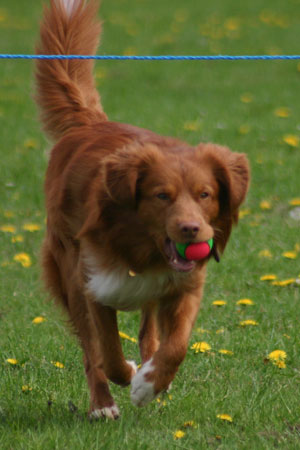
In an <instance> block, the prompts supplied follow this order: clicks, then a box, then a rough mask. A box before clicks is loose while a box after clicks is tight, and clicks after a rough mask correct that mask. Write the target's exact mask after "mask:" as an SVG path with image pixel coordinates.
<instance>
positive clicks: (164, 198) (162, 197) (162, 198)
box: [156, 192, 170, 200]
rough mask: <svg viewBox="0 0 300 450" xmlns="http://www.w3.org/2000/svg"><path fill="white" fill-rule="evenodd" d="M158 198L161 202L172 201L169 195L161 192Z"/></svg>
mask: <svg viewBox="0 0 300 450" xmlns="http://www.w3.org/2000/svg"><path fill="white" fill-rule="evenodd" d="M156 197H157V198H159V199H160V200H169V199H170V196H169V194H166V193H165V192H160V193H159V194H157V196H156Z"/></svg>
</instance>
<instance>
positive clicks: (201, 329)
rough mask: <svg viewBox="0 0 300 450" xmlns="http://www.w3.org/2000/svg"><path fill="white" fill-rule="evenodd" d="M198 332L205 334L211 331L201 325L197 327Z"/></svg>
mask: <svg viewBox="0 0 300 450" xmlns="http://www.w3.org/2000/svg"><path fill="white" fill-rule="evenodd" d="M196 332H197V333H201V334H204V333H210V331H209V330H205V329H204V328H201V327H199V328H197V329H196Z"/></svg>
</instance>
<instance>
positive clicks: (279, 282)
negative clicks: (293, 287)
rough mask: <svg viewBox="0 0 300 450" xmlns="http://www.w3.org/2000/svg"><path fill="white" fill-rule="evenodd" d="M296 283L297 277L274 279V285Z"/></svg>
mask: <svg viewBox="0 0 300 450" xmlns="http://www.w3.org/2000/svg"><path fill="white" fill-rule="evenodd" d="M294 283H296V278H289V279H288V280H282V281H273V282H272V283H271V284H272V286H289V285H290V284H294Z"/></svg>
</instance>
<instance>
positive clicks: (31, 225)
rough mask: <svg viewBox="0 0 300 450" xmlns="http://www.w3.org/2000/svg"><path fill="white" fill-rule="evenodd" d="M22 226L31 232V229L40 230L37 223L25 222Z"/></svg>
mask: <svg viewBox="0 0 300 450" xmlns="http://www.w3.org/2000/svg"><path fill="white" fill-rule="evenodd" d="M22 228H23V230H25V231H30V232H31V233H32V232H33V231H38V230H40V229H41V226H40V225H38V224H37V223H25V224H24V225H23V227H22Z"/></svg>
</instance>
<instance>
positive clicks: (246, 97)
mask: <svg viewBox="0 0 300 450" xmlns="http://www.w3.org/2000/svg"><path fill="white" fill-rule="evenodd" d="M240 100H241V102H243V103H251V102H253V95H252V94H250V93H249V92H246V93H245V94H242V95H241V96H240Z"/></svg>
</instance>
